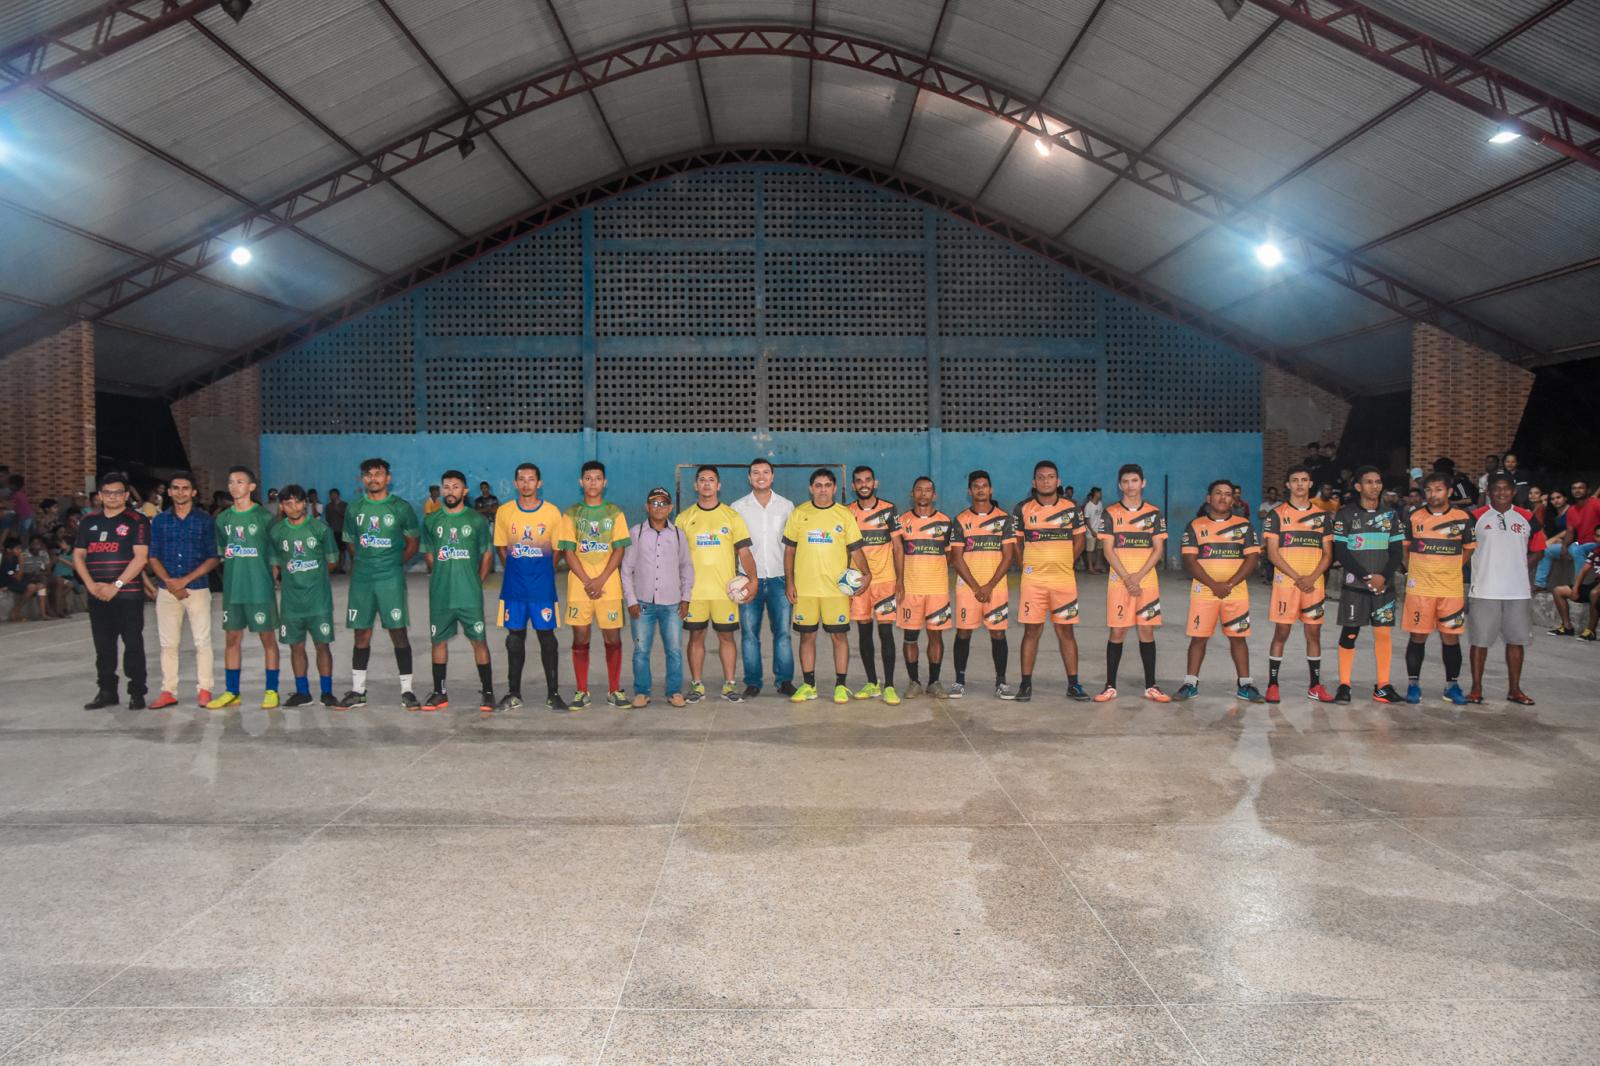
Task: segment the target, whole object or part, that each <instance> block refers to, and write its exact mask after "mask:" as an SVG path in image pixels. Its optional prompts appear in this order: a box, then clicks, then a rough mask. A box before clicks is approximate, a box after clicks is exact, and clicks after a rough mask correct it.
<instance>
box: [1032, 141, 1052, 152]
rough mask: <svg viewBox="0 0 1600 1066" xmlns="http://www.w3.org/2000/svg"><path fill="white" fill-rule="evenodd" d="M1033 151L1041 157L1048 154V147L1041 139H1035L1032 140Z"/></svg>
mask: <svg viewBox="0 0 1600 1066" xmlns="http://www.w3.org/2000/svg"><path fill="white" fill-rule="evenodd" d="M1033 150H1034V151H1035V152H1038V153H1039V154H1040V155H1041V156H1046V155H1049V154H1050V146H1049V145H1048V144H1046V143H1045V140H1044V138H1043V137H1035V138H1034V139H1033Z"/></svg>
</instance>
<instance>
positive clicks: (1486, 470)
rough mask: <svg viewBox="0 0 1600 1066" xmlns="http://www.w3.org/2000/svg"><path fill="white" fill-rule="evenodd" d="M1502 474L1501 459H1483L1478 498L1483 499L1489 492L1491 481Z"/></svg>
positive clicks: (1486, 457) (1495, 456)
mask: <svg viewBox="0 0 1600 1066" xmlns="http://www.w3.org/2000/svg"><path fill="white" fill-rule="evenodd" d="M1499 472H1500V457H1499V456H1498V455H1486V456H1484V457H1483V473H1482V474H1481V475H1479V477H1478V498H1479V499H1482V498H1483V497H1484V496H1485V495H1487V494H1488V492H1489V479H1490V478H1491V477H1494V475H1496V474H1498V473H1499Z"/></svg>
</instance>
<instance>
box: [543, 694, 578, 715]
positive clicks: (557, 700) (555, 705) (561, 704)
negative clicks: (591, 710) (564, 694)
mask: <svg viewBox="0 0 1600 1066" xmlns="http://www.w3.org/2000/svg"><path fill="white" fill-rule="evenodd" d="M544 705H545V706H546V707H548V708H550V709H551V710H552V711H570V710H572V708H571V707H568V706H567V701H566V700H564V699H562V698H561V693H559V692H552V693H550V695H548V696H546V697H545V698H544Z"/></svg>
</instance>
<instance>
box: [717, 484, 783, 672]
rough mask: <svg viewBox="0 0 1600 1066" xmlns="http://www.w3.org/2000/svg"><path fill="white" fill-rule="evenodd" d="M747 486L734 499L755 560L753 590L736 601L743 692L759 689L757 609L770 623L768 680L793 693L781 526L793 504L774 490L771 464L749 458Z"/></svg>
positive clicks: (759, 627) (735, 507) (759, 648)
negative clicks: (741, 494) (748, 481)
mask: <svg viewBox="0 0 1600 1066" xmlns="http://www.w3.org/2000/svg"><path fill="white" fill-rule="evenodd" d="M749 476H750V492H749V494H748V495H745V496H741V497H739V498H738V499H737V500H734V501H733V504H732V506H733V509H734V511H736V512H737V513H738V515H739V517H740V518H743V519H744V524H745V526H746V528H748V529H749V531H750V552H751V554H753V555H754V556H755V560H756V574H755V576H756V582H755V585H756V587H755V591H754V593H753V594H752V595H751V597H750V599H749V601H747V602H746V603H743V604H741V605H740V607H739V631H740V634H741V636H742V638H743V639H742V641H741V644H742V645H743V648H742V652H743V658H744V694H745V696H747V697H749V696H755V695H757V694H759V693H760V692H761V673H762V666H761V615H762V612H763V611H765V612H766V615H767V622H768V624H769V625H771V627H772V680H773V683H774V684H776V685H777V687H778V692H779V693H780V694H782V695H785V696H792V695H794V649H793V645H792V644H791V643H790V640H789V612H790V604H789V597H788V595H787V594H786V593H785V591H784V579H783V527H784V525H786V524H787V523H788V521H789V515H791V514H793V513H794V504H793V503H792V502H790V501H789V500H786V499H784V498H783V497H782V496H780V495H778V494H777V493H776V492H773V491H772V464H771V463H769V462H768V461H767V460H765V459H760V458H757V459H753V460H751V462H750V468H749Z"/></svg>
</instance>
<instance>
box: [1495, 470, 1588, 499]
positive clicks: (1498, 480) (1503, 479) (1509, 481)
mask: <svg viewBox="0 0 1600 1066" xmlns="http://www.w3.org/2000/svg"><path fill="white" fill-rule="evenodd" d="M1499 484H1506V485H1510V486H1511V488H1512V490H1513V491H1514V490H1515V489H1516V487H1517V479H1516V478H1514V477H1512V476H1511V475H1510V474H1507V473H1505V472H1503V471H1502V472H1501V473H1498V474H1490V475H1489V487H1490V488H1493V487H1494V486H1496V485H1499ZM1571 498H1572V497H1571V496H1568V497H1567V499H1569V500H1570V499H1571Z"/></svg>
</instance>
